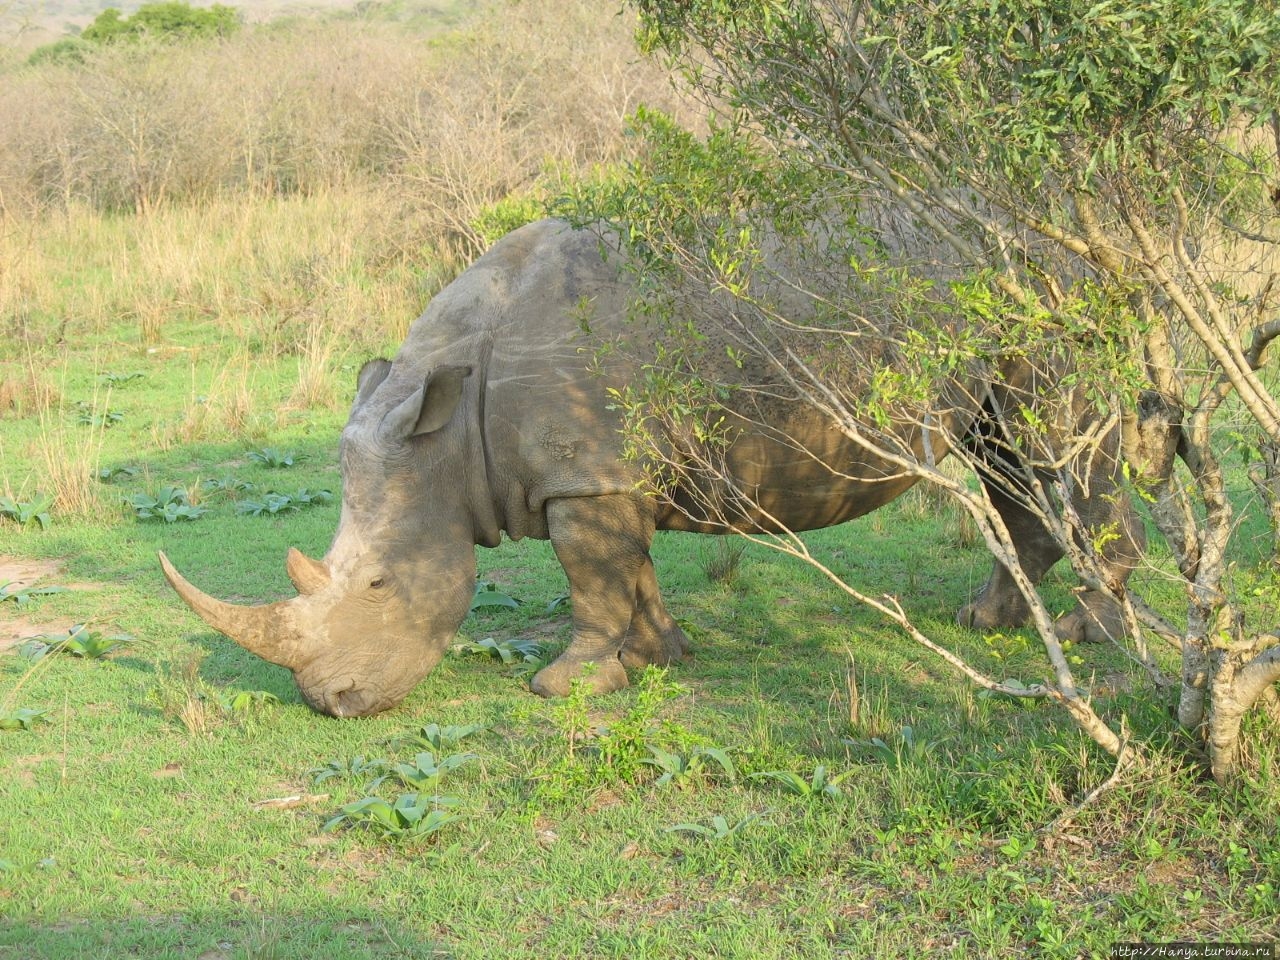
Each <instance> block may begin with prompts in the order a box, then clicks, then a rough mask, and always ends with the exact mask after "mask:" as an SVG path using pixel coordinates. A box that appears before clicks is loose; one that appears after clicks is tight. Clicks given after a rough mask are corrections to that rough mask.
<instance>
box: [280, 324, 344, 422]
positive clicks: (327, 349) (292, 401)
mask: <svg viewBox="0 0 1280 960" xmlns="http://www.w3.org/2000/svg"><path fill="white" fill-rule="evenodd" d="M346 353H347V350H346V348H345V346H343V341H342V340H340V339H339V338H338V337H337V336H335V335H334V334H333V333H331V332H329V331H328V330H326V329H325V328H324V327H322V326H315V327H312V328H311V329H309V330H308V331H307V334H306V337H305V339H304V342H303V345H302V349H301V350H300V351H299V353H298V378H297V382H296V384H295V386H294V388H293V392H292V393H290V394H289V400H288V402H287V403H286V404H285V408H286V409H294V410H308V409H310V408H312V407H322V408H324V409H326V410H332V409H333V408H334V406H336V405H337V402H338V387H337V383H336V381H335V378H334V367H335V366H336V365H337V363H338V362H340V361H341V359H342V357H344V356H345V355H346Z"/></svg>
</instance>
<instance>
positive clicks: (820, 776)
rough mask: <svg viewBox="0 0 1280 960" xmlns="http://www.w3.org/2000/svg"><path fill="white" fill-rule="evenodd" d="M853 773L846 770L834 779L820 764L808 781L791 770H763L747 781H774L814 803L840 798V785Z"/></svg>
mask: <svg viewBox="0 0 1280 960" xmlns="http://www.w3.org/2000/svg"><path fill="white" fill-rule="evenodd" d="M853 772H854V771H852V770H846V771H845V772H844V773H840V774H837V775H835V776H834V777H833V776H829V775H828V774H827V768H826V767H825V766H824V765H823V764H821V763H820V764H818V765H817V766H816V767H814V769H813V774H812V775H811V776H810V777H809V778H808V779H805V778H804V777H802V776H800V775H799V774H796V773H792V772H791V771H789V770H762V771H759V772H758V773H752V774H749V775H748V777H747V779H748V780H754V781H757V782H763V781H772V782H774V783H777V784H779V785H780V786H781V787H782V788H783V789H784V790H785V791H786V792H787V793H790V794H793V795H794V796H797V797H800V798H801V799H803V800H808V801H810V802H813V801H817V800H826V799H830V798H832V797H838V796H840V783H841V782H842V781H844V780H845V779H847V778H848V777H849V776H850V775H852V774H853Z"/></svg>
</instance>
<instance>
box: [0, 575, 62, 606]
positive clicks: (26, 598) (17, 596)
mask: <svg viewBox="0 0 1280 960" xmlns="http://www.w3.org/2000/svg"><path fill="white" fill-rule="evenodd" d="M66 591H67V588H66V587H23V586H18V585H16V584H15V582H14V581H12V580H6V581H5V582H4V583H0V603H3V602H4V601H6V600H9V601H12V603H13V605H14V606H15V607H25V606H26V605H27V604H29V603H30V602H31V598H32V597H47V596H50V595H51V594H55V593H66Z"/></svg>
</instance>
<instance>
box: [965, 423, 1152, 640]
mask: <svg viewBox="0 0 1280 960" xmlns="http://www.w3.org/2000/svg"><path fill="white" fill-rule="evenodd" d="M997 470H998V467H997ZM1077 470H1083V473H1082V474H1081V476H1080V480H1079V482H1077V483H1076V484H1075V492H1074V495H1073V497H1072V506H1073V507H1074V508H1075V510H1076V513H1077V515H1078V516H1079V517H1080V519H1081V521H1082V522H1083V523H1084V525H1085V527H1086V528H1088V529H1090V530H1095V531H1101V530H1104V529H1105V530H1109V531H1110V532H1112V533H1114V534H1115V536H1113V537H1108V538H1105V539H1106V543H1105V544H1104V546H1103V547H1102V551H1101V552H1102V566H1103V570H1102V573H1103V578H1104V580H1105V581H1106V583H1107V585H1108V587H1109V588H1110V591H1114V593H1119V592H1120V591H1121V590H1123V589H1124V584H1125V581H1126V580H1127V579H1128V578H1129V574H1130V573H1131V572H1132V571H1133V568H1134V567H1135V566H1136V565H1137V562H1138V559H1139V558H1140V556H1141V552H1142V547H1143V544H1144V542H1145V538H1144V534H1143V530H1142V522H1141V520H1140V519H1139V518H1138V516H1137V514H1136V513H1135V512H1134V510H1133V504H1132V502H1131V501H1130V499H1129V497H1128V494H1127V493H1125V492H1124V490H1123V489H1121V488H1120V486H1119V484H1118V478H1117V472H1118V465H1117V459H1116V456H1115V442H1114V438H1113V439H1112V440H1111V442H1109V443H1104V444H1102V445H1100V446H1099V447H1098V448H1095V449H1094V450H1093V451H1092V454H1091V455H1090V457H1089V460H1088V462H1086V463H1083V464H1079V465H1077ZM1008 482H1009V481H1008V478H1007V476H1006V477H1005V478H1003V480H1002V479H1000V478H997V477H992V476H984V477H983V483H984V484H985V486H986V488H987V492H988V494H989V495H990V496H991V499H992V502H993V503H994V504H995V506H996V509H997V510H998V511H999V512H1000V517H1001V519H1002V520H1003V521H1004V523H1005V526H1006V527H1007V528H1008V530H1009V534H1010V536H1011V537H1012V538H1013V542H1014V545H1015V546H1016V547H1017V551H1018V561H1019V563H1021V565H1022V568H1023V570H1024V571H1025V572H1026V574H1027V576H1028V577H1029V578H1030V580H1031V582H1032V583H1039V581H1040V579H1041V578H1042V577H1043V576H1044V575H1045V574H1046V573H1047V572H1048V571H1049V569H1050V568H1051V567H1052V566H1053V565H1054V564H1055V563H1057V561H1058V560H1059V559H1061V557H1062V556H1063V553H1064V551H1063V549H1062V547H1061V545H1060V544H1059V543H1058V542H1057V540H1056V539H1055V538H1054V537H1053V535H1052V534H1051V533H1050V532H1049V530H1048V529H1047V528H1046V527H1045V526H1044V524H1043V523H1042V522H1041V521H1040V519H1039V518H1038V517H1037V516H1036V514H1035V513H1034V512H1033V511H1032V510H1030V509H1028V508H1027V507H1026V506H1025V505H1024V504H1023V503H1022V501H1021V500H1020V499H1019V498H1018V497H1016V496H1011V495H1010V494H1009V493H1008V492H1007V491H1006V486H1005V485H1006V484H1008ZM1114 593H1113V592H1109V591H1108V590H1094V589H1081V590H1080V591H1078V593H1077V602H1076V606H1075V608H1074V609H1073V610H1071V611H1069V612H1067V613H1066V614H1064V615H1063V616H1062V617H1061V618H1059V620H1058V622H1057V624H1056V626H1055V631H1056V633H1057V635H1058V637H1059V638H1060V639H1063V640H1071V641H1073V642H1077V643H1078V642H1095V641H1101V640H1106V639H1108V638H1118V637H1120V636H1123V635H1124V618H1123V616H1122V614H1121V611H1120V605H1119V603H1118V602H1117V601H1116V599H1115V595H1114ZM1030 613H1031V610H1030V607H1028V605H1027V602H1026V600H1025V599H1024V598H1023V596H1022V593H1021V591H1019V590H1018V586H1017V584H1016V583H1015V582H1014V579H1013V577H1012V576H1011V575H1010V574H1009V571H1008V570H1007V569H1006V568H1005V567H1004V565H1003V564H1001V563H999V562H998V561H997V562H996V564H995V569H994V570H993V571H992V574H991V578H990V579H989V580H988V581H987V583H986V586H984V587H983V588H982V590H981V592H980V593H979V594H978V596H977V597H975V598H974V600H973V601H972V602H971V603H968V604H965V606H963V607H961V608H960V611H959V613H958V614H957V615H956V619H957V620H958V621H959V622H960V624H961V625H962V626H969V627H974V628H977V629H979V630H992V629H997V628H1000V627H1017V626H1021V625H1022V624H1024V623H1025V622H1026V620H1027V618H1028V617H1029V616H1030Z"/></svg>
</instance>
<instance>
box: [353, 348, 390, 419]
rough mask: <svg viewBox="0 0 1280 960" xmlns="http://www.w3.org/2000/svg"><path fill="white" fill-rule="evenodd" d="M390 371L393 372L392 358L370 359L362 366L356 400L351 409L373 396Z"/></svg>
mask: <svg viewBox="0 0 1280 960" xmlns="http://www.w3.org/2000/svg"><path fill="white" fill-rule="evenodd" d="M389 373H391V361H390V360H382V359H378V360H370V361H369V362H368V363H366V364H365V365H364V366H363V367H361V368H360V372H359V373H358V374H356V400H355V403H353V404H352V405H351V409H353V410H354V409H356V408H357V407H359V406H360V405H361V404H363V403H365V402H366V401H367V400H368V399H369V398H370V397H371V396H373V391H375V390H377V389H378V387H380V386H382V381H383V380H385V379H387V374H389Z"/></svg>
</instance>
